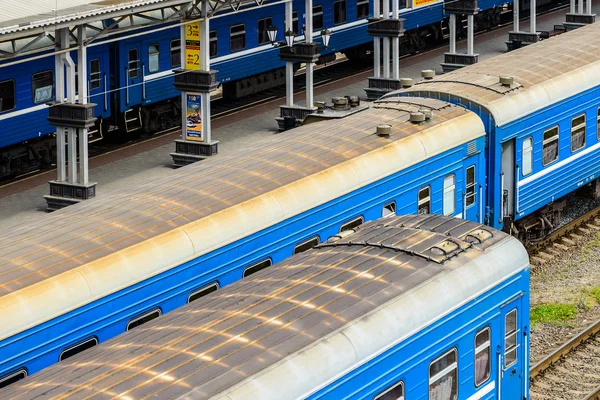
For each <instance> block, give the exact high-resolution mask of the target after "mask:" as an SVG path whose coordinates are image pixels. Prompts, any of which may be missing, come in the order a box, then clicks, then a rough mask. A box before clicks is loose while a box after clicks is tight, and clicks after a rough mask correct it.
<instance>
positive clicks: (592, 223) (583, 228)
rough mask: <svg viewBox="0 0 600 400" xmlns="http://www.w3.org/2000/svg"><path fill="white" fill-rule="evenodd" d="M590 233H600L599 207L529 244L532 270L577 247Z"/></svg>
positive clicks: (528, 249) (528, 250)
mask: <svg viewBox="0 0 600 400" xmlns="http://www.w3.org/2000/svg"><path fill="white" fill-rule="evenodd" d="M592 232H600V207H596V208H594V209H593V210H590V211H588V212H587V213H585V214H583V215H582V216H580V217H578V218H576V219H574V220H573V221H571V222H569V223H567V224H565V225H563V226H562V227H560V228H558V229H557V230H555V231H554V232H552V233H550V235H548V236H547V237H546V238H544V239H543V240H540V241H538V242H535V243H533V244H529V245H528V246H527V252H528V253H529V255H530V257H529V258H530V261H531V264H532V268H535V267H540V266H543V265H544V264H545V263H547V262H548V261H550V260H552V259H553V258H554V257H555V256H558V255H560V254H561V253H563V252H565V251H569V248H570V247H573V246H575V245H577V243H578V242H580V241H581V240H582V239H583V238H584V237H586V236H588V235H589V234H590V233H592Z"/></svg>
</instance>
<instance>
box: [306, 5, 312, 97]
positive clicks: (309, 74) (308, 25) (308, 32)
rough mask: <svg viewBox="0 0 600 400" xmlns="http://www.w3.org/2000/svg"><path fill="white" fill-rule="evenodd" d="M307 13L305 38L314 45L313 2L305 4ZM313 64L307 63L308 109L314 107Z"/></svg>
mask: <svg viewBox="0 0 600 400" xmlns="http://www.w3.org/2000/svg"><path fill="white" fill-rule="evenodd" d="M305 6H306V11H305V18H306V20H305V25H306V30H305V31H304V38H305V39H306V43H312V41H313V13H312V7H313V2H312V0H306V2H305ZM313 103H314V100H313V63H306V107H308V108H312V107H313Z"/></svg>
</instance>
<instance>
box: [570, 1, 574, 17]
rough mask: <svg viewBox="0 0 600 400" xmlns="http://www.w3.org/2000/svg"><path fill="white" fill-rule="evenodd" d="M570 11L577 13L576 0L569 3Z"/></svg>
mask: <svg viewBox="0 0 600 400" xmlns="http://www.w3.org/2000/svg"><path fill="white" fill-rule="evenodd" d="M569 13H570V14H575V0H571V2H570V4H569Z"/></svg>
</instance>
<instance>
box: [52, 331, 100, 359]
mask: <svg viewBox="0 0 600 400" xmlns="http://www.w3.org/2000/svg"><path fill="white" fill-rule="evenodd" d="M89 342H95V343H94V344H93V345H92V346H90V347H86V348H85V349H82V350H79V351H78V352H76V353H74V354H71V355H70V356H68V357H65V358H63V355H64V354H65V353H67V352H69V351H71V350H74V349H76V348H77V347H80V346H82V345H85V344H87V343H89ZM98 343H99V341H98V338H97V337H96V336H92V337H91V338H87V339H84V340H82V341H80V342H79V343H76V344H74V345H72V346H69V347H67V348H66V349H64V350H63V351H61V352H60V354H59V355H58V362H61V361H64V360H67V359H69V358H71V357H73V356H76V355H77V354H79V353H82V352H84V351H86V350H87V349H91V348H92V347H94V346H98Z"/></svg>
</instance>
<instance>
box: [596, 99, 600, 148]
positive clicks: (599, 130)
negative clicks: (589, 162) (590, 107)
mask: <svg viewBox="0 0 600 400" xmlns="http://www.w3.org/2000/svg"><path fill="white" fill-rule="evenodd" d="M596 139H598V140H600V107H598V110H596Z"/></svg>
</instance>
